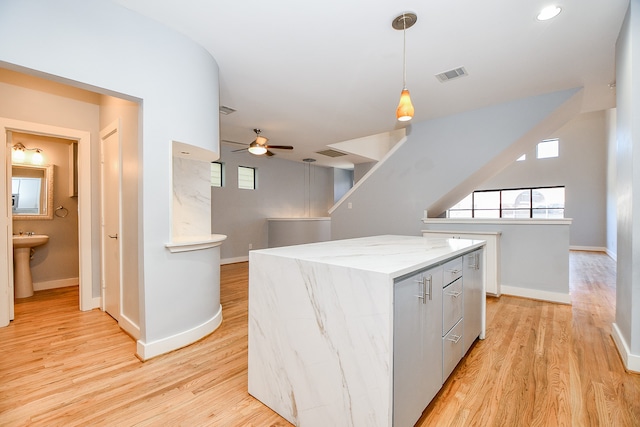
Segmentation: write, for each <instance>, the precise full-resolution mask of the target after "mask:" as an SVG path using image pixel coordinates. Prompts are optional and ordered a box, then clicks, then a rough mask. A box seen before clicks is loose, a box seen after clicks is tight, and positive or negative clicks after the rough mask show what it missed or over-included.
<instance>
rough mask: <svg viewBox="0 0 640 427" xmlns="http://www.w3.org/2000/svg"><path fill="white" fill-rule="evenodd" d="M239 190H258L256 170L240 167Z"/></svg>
mask: <svg viewBox="0 0 640 427" xmlns="http://www.w3.org/2000/svg"><path fill="white" fill-rule="evenodd" d="M238 188H242V189H246V190H255V189H256V169H255V168H249V167H246V166H238Z"/></svg>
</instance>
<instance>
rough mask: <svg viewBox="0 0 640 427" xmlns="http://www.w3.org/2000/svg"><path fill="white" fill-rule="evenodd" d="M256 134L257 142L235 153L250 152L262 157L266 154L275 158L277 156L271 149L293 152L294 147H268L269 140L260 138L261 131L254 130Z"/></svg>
mask: <svg viewBox="0 0 640 427" xmlns="http://www.w3.org/2000/svg"><path fill="white" fill-rule="evenodd" d="M253 131H254V132H255V133H256V139H255V141H253V142H252V143H251V144H249V147H247V148H242V149H240V150H234V151H233V152H234V153H235V152H237V151H245V150H248V151H249V152H250V153H251V154H254V155H256V156H261V155H263V154H266V155H267V156H273V155H275V154H274V153H273V152H271V150H270V149H276V150H293V147H292V146H290V145H268V144H267V141H268V140H269V138H265V137H264V136H260V129H254V130H253Z"/></svg>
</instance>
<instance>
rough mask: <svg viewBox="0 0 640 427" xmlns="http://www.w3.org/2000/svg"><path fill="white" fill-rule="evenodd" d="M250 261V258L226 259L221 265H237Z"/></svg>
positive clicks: (221, 261) (222, 260)
mask: <svg viewBox="0 0 640 427" xmlns="http://www.w3.org/2000/svg"><path fill="white" fill-rule="evenodd" d="M247 261H249V256H248V255H247V256H239V257H236V258H225V259H221V260H220V265H225V264H235V263H236V262H247Z"/></svg>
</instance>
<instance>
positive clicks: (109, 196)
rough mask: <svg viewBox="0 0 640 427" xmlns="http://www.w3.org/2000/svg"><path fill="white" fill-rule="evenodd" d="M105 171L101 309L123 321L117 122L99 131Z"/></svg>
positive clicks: (102, 220)
mask: <svg viewBox="0 0 640 427" xmlns="http://www.w3.org/2000/svg"><path fill="white" fill-rule="evenodd" d="M100 141H101V170H102V218H101V225H102V301H103V306H102V309H103V310H104V311H106V312H107V313H108V314H109V315H110V316H111V317H113V318H114V319H116V320H117V321H120V310H121V307H122V304H121V295H122V289H121V286H122V275H121V259H120V257H121V252H122V251H121V246H120V242H121V239H120V236H121V234H122V233H121V227H120V194H121V181H122V180H121V178H120V175H121V174H120V170H121V164H122V162H121V158H120V152H121V150H120V145H121V144H120V131H119V122H118V121H116V122H114V123H112V124H111V125H109V126H107V127H106V128H105V129H103V130H102V131H101V132H100Z"/></svg>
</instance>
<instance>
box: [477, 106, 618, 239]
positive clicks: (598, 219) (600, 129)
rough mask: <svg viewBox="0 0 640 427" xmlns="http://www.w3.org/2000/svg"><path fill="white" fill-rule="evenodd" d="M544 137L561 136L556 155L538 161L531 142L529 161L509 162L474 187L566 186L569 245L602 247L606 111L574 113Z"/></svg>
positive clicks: (605, 168) (604, 200) (603, 235)
mask: <svg viewBox="0 0 640 427" xmlns="http://www.w3.org/2000/svg"><path fill="white" fill-rule="evenodd" d="M547 138H558V139H559V156H558V157H555V158H549V159H537V158H536V147H535V145H533V146H532V147H530V148H529V149H527V150H525V151H523V152H522V154H526V156H527V159H526V160H524V161H520V162H515V161H514V162H512V163H511V164H510V165H509V166H508V167H507V168H506V169H504V170H503V171H502V172H500V173H499V174H497V175H496V176H494V177H493V178H491V179H489V180H488V181H486V182H484V183H482V184H481V185H479V186H478V187H477V188H476V190H493V189H503V188H523V187H551V186H559V185H563V186H564V187H565V214H564V216H565V218H572V219H573V223H572V224H571V232H570V233H571V234H570V244H571V246H574V247H576V246H578V247H582V248H590V249H604V248H605V246H606V182H607V181H606V177H607V128H606V112H605V111H596V112H590V113H584V114H580V115H578V116H576V117H575V118H573V119H572V120H571V121H569V122H568V123H567V124H566V125H564V126H562V127H561V128H560V129H557V130H556V131H555V132H553V133H551V134H549V135H546V136H545V138H544V139H547Z"/></svg>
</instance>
